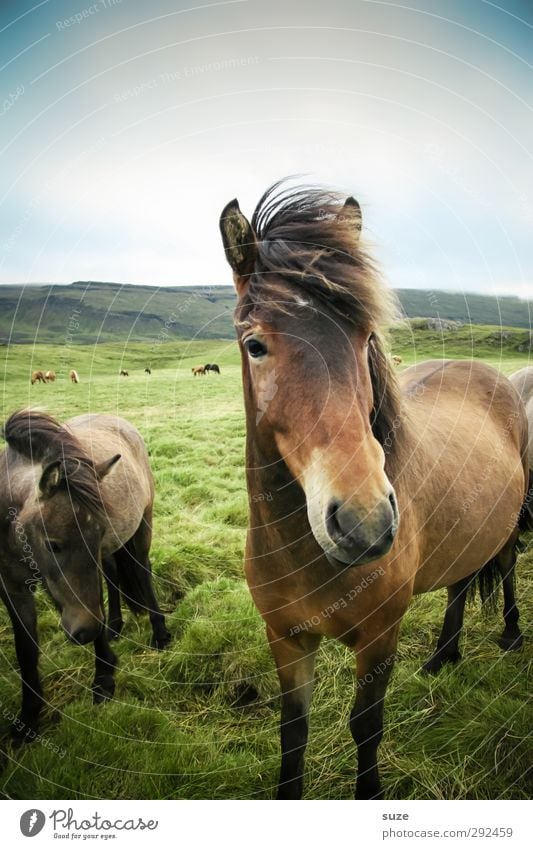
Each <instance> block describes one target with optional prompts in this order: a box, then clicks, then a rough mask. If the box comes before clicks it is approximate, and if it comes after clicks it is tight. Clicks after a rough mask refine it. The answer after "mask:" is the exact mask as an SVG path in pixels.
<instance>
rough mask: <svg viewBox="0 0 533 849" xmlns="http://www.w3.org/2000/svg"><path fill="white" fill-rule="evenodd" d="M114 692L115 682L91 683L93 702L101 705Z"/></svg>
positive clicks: (110, 697)
mask: <svg viewBox="0 0 533 849" xmlns="http://www.w3.org/2000/svg"><path fill="white" fill-rule="evenodd" d="M114 693H115V682H114V681H111V682H110V683H109V682H102V681H95V682H94V684H93V704H95V705H101V704H102V703H103V702H108V701H109V700H110V699H112V698H113V695H114Z"/></svg>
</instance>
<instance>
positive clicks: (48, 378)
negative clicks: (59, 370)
mask: <svg viewBox="0 0 533 849" xmlns="http://www.w3.org/2000/svg"><path fill="white" fill-rule="evenodd" d="M44 379H45V380H46V382H47V383H53V382H54V381H55V379H56V373H55V371H47V372H46V374H45V376H44Z"/></svg>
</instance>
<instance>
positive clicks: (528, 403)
mask: <svg viewBox="0 0 533 849" xmlns="http://www.w3.org/2000/svg"><path fill="white" fill-rule="evenodd" d="M509 380H510V381H511V383H512V384H513V386H514V388H515V389H516V390H517V392H518V394H519V395H520V398H521V399H522V403H523V405H524V407H525V408H526V416H527V421H528V430H529V447H528V464H529V483H530V488H529V493H528V497H527V509H528V512H529V513H530V515H531V516H532V517H533V366H526V367H525V368H521V369H520V370H519V371H515V372H514V374H512V375H511V376H510V378H509Z"/></svg>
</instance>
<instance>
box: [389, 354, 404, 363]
mask: <svg viewBox="0 0 533 849" xmlns="http://www.w3.org/2000/svg"><path fill="white" fill-rule="evenodd" d="M391 360H392V362H393V363H394V365H395V366H400V365H401V364H402V358H401V357H398V356H397V355H396V354H395V355H394V356H393V357H391Z"/></svg>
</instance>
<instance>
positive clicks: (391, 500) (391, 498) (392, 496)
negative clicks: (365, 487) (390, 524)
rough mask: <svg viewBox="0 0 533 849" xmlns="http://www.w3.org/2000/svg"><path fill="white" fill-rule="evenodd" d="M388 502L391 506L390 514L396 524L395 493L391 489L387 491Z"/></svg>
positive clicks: (396, 503)
mask: <svg viewBox="0 0 533 849" xmlns="http://www.w3.org/2000/svg"><path fill="white" fill-rule="evenodd" d="M389 504H390V506H391V507H392V515H393V517H394V523H395V524H396V523H397V521H398V502H397V500H396V493H395V492H394V490H393V489H391V491H390V492H389Z"/></svg>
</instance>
